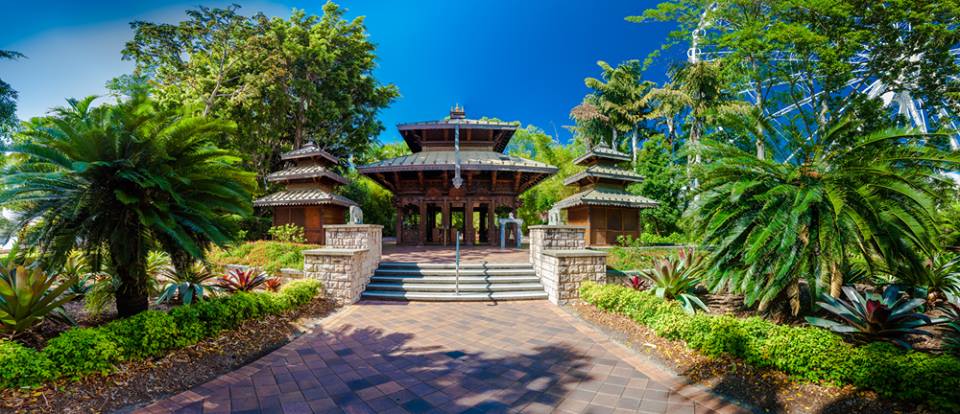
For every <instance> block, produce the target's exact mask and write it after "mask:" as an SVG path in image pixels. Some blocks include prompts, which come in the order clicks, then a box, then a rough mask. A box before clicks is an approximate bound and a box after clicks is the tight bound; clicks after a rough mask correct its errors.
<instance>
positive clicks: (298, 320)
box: [0, 298, 336, 413]
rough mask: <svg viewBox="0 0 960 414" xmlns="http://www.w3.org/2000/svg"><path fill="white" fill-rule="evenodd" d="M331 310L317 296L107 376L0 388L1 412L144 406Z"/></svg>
mask: <svg viewBox="0 0 960 414" xmlns="http://www.w3.org/2000/svg"><path fill="white" fill-rule="evenodd" d="M335 309H336V305H335V304H334V303H333V302H332V301H329V300H326V299H322V298H317V299H314V300H313V301H311V302H310V303H308V304H306V305H302V306H300V307H297V308H296V309H294V310H292V311H288V312H284V313H282V314H278V315H267V316H263V317H260V318H256V319H251V320H247V321H245V322H243V323H242V324H241V325H240V326H239V327H238V328H236V329H233V330H229V331H223V332H221V333H220V334H219V335H218V336H215V337H212V338H208V339H204V340H201V341H200V342H198V343H196V344H193V345H190V346H187V347H185V348H180V349H176V350H173V351H171V352H169V353H167V354H166V355H164V356H162V357H158V358H149V359H146V360H136V361H127V362H124V363H121V364H118V365H117V369H116V371H115V372H113V373H111V374H109V375H107V376H100V375H93V376H87V377H85V378H83V379H81V380H79V381H70V380H67V379H62V380H58V381H56V382H53V383H49V384H46V385H44V386H41V387H39V388H34V389H7V390H3V391H0V400H2V405H0V411H8V410H9V411H14V412H57V413H86V412H111V411H115V410H123V409H125V408H127V409H132V408H136V407H140V406H144V405H146V404H148V403H150V402H152V401H155V400H158V399H162V398H166V397H169V396H171V395H174V394H177V393H179V392H182V391H185V390H187V389H190V388H192V387H194V386H196V385H200V384H203V383H205V382H207V381H210V380H212V379H214V378H216V377H218V376H220V375H222V374H225V373H228V372H230V371H233V370H235V369H237V368H239V367H241V366H243V365H246V364H248V363H250V362H253V361H255V360H256V359H258V358H260V357H262V356H263V355H266V354H268V353H269V352H271V351H273V350H275V349H277V348H279V347H281V346H283V345H284V344H286V343H288V342H290V340H292V339H293V338H295V337H296V336H299V335H300V334H302V333H303V328H302V326H303V325H304V323H305V322H309V321H310V320H315V319H317V318H322V317H324V316H326V315H328V314H330V313H331V312H332V311H334V310H335Z"/></svg>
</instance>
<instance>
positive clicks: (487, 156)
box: [357, 151, 557, 174]
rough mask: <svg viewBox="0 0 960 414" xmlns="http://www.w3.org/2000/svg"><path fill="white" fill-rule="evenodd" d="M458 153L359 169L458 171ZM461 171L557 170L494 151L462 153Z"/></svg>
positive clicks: (431, 154)
mask: <svg viewBox="0 0 960 414" xmlns="http://www.w3.org/2000/svg"><path fill="white" fill-rule="evenodd" d="M455 168H456V152H454V151H423V152H417V153H413V154H409V155H404V156H402V157H397V158H391V159H388V160H383V161H378V162H375V163H372V164H367V165H364V166H361V167H359V168H357V170H358V171H360V172H361V173H364V174H368V173H378V172H393V171H424V170H439V171H443V170H450V171H452V170H454V169H455ZM460 168H461V170H464V171H469V170H473V171H520V172H531V173H545V174H554V173H556V172H557V167H554V166H552V165H547V164H544V163H542V162H537V161H531V160H528V159H525V158H520V157H514V156H511V155H506V154H501V153H499V152H493V151H460Z"/></svg>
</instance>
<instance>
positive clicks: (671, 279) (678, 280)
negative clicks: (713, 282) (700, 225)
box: [640, 249, 707, 314]
mask: <svg viewBox="0 0 960 414" xmlns="http://www.w3.org/2000/svg"><path fill="white" fill-rule="evenodd" d="M706 269H707V266H706V261H705V260H704V256H703V255H702V254H699V253H697V252H696V251H694V250H693V249H681V250H680V252H679V253H678V254H677V255H676V256H671V257H666V258H663V259H657V260H655V261H654V262H653V267H651V268H650V269H647V270H644V271H642V272H641V273H640V275H641V276H643V277H644V278H645V279H647V280H648V281H649V283H650V285H651V287H650V289H651V290H652V291H653V292H654V294H656V295H657V297H660V298H663V299H667V300H676V301H679V302H680V304H681V305H682V306H683V310H684V311H686V312H687V313H690V314H693V313H694V312H695V311H696V308H700V309H702V310H707V305H705V304H704V303H703V301H702V300H700V298H699V297H697V294H696V288H697V286H698V285H699V284H700V281H701V280H702V278H703V275H704V271H705V270H706Z"/></svg>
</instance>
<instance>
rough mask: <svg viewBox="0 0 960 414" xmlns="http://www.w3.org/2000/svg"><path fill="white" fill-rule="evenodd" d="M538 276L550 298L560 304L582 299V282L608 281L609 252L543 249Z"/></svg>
mask: <svg viewBox="0 0 960 414" xmlns="http://www.w3.org/2000/svg"><path fill="white" fill-rule="evenodd" d="M542 256H543V258H542V261H541V265H540V266H541V267H540V269H541V270H540V271H539V272H537V275H538V276H539V277H540V282H541V283H543V288H544V290H546V291H547V299H549V300H550V302H553V303H554V304H557V305H563V304H567V303H573V302H577V301H578V300H580V283H581V282H583V281H587V280H589V281H591V282H596V283H603V282H604V281H606V279H607V253H606V252H601V251H597V250H586V249H580V250H544V251H543V254H542Z"/></svg>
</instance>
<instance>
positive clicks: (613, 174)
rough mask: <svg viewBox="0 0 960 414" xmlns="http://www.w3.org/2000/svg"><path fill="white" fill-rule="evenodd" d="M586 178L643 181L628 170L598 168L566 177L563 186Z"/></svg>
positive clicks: (591, 167)
mask: <svg viewBox="0 0 960 414" xmlns="http://www.w3.org/2000/svg"><path fill="white" fill-rule="evenodd" d="M587 177H597V178H608V179H611V180H619V181H629V182H636V183H639V182H641V181H643V176H642V175H640V174H637V173H635V172H633V171H629V170H621V169H617V168H605V167H598V166H595V165H594V166H590V167H587V169H586V170H583V171H580V172H578V173H576V174H574V175H571V176H569V177H567V179H566V180H563V185H571V184H575V183H577V182H579V181H580V180H583V179H585V178H587Z"/></svg>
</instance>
